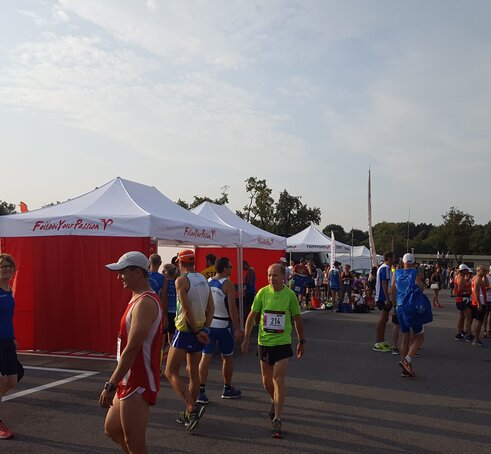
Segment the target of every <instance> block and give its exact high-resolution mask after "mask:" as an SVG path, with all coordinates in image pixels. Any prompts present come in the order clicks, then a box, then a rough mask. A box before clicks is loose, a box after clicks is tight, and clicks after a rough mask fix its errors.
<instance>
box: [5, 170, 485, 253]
mask: <svg viewBox="0 0 491 454" xmlns="http://www.w3.org/2000/svg"><path fill="white" fill-rule="evenodd" d="M228 189H229V187H228V186H223V187H222V188H221V193H220V196H219V197H217V198H215V199H212V198H210V197H208V196H198V195H195V196H194V198H193V200H192V201H191V202H186V201H184V200H181V199H179V200H178V201H177V203H178V204H179V205H181V206H182V207H184V208H186V209H192V208H194V207H197V206H198V205H200V204H201V203H203V202H206V201H208V202H212V203H216V204H218V205H225V204H227V203H228V202H229V199H228ZM245 190H246V193H247V196H248V203H247V204H246V205H245V206H244V207H243V208H242V210H237V211H236V214H237V215H238V216H240V217H241V218H242V219H244V220H246V221H247V222H250V223H251V224H254V225H256V226H257V227H260V228H262V229H264V230H267V231H268V232H271V233H275V234H277V235H281V236H285V237H289V236H291V235H293V234H295V233H298V232H300V231H302V230H304V229H305V228H307V227H308V226H309V225H310V224H315V225H319V224H320V222H321V210H320V208H318V207H309V206H307V204H304V203H303V202H302V197H301V196H296V195H292V194H290V193H289V192H288V191H287V190H286V189H284V190H283V191H281V192H280V194H279V197H278V199H277V200H275V199H274V197H273V191H272V189H271V188H269V187H268V184H267V181H266V180H265V179H263V180H261V179H259V178H257V177H249V178H247V179H246V180H245ZM56 203H60V202H54V203H51V204H48V205H45V206H50V205H54V204H56ZM14 213H16V205H14V204H12V203H8V202H3V201H0V215H5V214H14ZM322 231H323V232H324V233H325V234H326V235H328V236H330V235H331V232H334V235H335V237H336V240H337V241H341V242H342V243H346V244H349V245H353V246H366V247H369V244H368V231H363V230H359V229H351V230H349V231H346V230H345V229H344V228H343V227H342V226H341V225H339V224H328V225H327V226H325V227H324V228H323V229H322ZM373 236H374V239H375V245H376V248H377V252H378V253H383V252H384V251H394V253H395V254H396V256H402V255H403V254H404V253H405V252H406V251H411V250H414V252H415V253H420V254H436V253H437V251H438V252H440V253H441V254H443V255H447V254H448V255H449V256H454V257H455V258H456V259H457V260H461V259H462V257H463V256H464V255H491V221H490V222H488V223H487V224H484V225H479V224H476V223H475V222H474V217H473V216H472V215H470V214H468V213H465V212H463V211H461V210H459V209H458V208H456V207H450V209H449V210H448V211H447V212H446V213H445V214H443V215H442V224H441V225H433V224H426V223H421V224H415V223H413V222H379V223H378V224H375V225H374V226H373Z"/></svg>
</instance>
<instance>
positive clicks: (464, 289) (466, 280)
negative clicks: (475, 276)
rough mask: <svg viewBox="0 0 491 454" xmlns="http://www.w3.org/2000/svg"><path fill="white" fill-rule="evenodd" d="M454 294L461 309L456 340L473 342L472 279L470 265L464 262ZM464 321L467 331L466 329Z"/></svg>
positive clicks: (458, 273) (459, 271)
mask: <svg viewBox="0 0 491 454" xmlns="http://www.w3.org/2000/svg"><path fill="white" fill-rule="evenodd" d="M453 291H454V294H455V305H456V306H457V310H458V311H459V317H458V320H457V334H456V335H455V338H454V340H456V341H463V340H465V341H466V342H472V341H473V340H474V336H472V332H471V330H472V310H471V302H470V295H471V280H470V274H469V267H468V266H467V265H466V264H464V263H462V264H460V265H459V269H458V272H457V276H456V277H455V279H454V289H453ZM464 322H465V327H466V331H464Z"/></svg>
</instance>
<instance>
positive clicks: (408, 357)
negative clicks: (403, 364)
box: [404, 355, 411, 364]
mask: <svg viewBox="0 0 491 454" xmlns="http://www.w3.org/2000/svg"><path fill="white" fill-rule="evenodd" d="M404 359H405V360H406V361H407V362H408V363H409V364H411V357H410V356H409V355H406V358H404Z"/></svg>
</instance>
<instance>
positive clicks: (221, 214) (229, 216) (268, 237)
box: [191, 202, 286, 250]
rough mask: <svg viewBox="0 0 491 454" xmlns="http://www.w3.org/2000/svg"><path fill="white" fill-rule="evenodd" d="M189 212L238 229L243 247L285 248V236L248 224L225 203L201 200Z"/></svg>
mask: <svg viewBox="0 0 491 454" xmlns="http://www.w3.org/2000/svg"><path fill="white" fill-rule="evenodd" d="M191 212H192V213H195V214H197V215H199V216H201V217H203V218H205V219H208V220H209V221H212V222H216V223H217V224H221V225H223V226H225V227H234V228H236V229H239V230H240V231H241V240H240V245H241V246H243V247H253V248H259V249H275V250H278V249H286V238H285V237H282V236H278V235H274V234H273V233H269V232H267V231H266V230H262V229H260V228H259V227H256V226H255V225H252V224H249V223H248V222H247V221H245V220H244V219H242V218H240V217H239V216H237V215H236V214H235V213H233V212H232V211H231V210H230V209H229V208H228V207H226V206H225V205H217V204H216V203H211V202H203V203H202V204H201V205H199V206H197V207H196V208H193V209H192V210H191Z"/></svg>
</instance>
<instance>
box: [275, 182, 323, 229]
mask: <svg viewBox="0 0 491 454" xmlns="http://www.w3.org/2000/svg"><path fill="white" fill-rule="evenodd" d="M300 199H301V197H296V196H293V195H290V194H289V193H288V191H287V190H286V189H285V190H284V191H282V192H281V193H280V197H279V199H278V202H277V203H276V213H275V220H276V225H275V231H276V233H278V234H279V235H284V236H290V235H293V234H295V233H298V232H300V231H302V230H304V229H306V228H307V227H308V226H309V225H310V224H319V223H320V221H321V210H320V208H309V207H308V206H307V205H304V204H303V203H302V202H301V200H300Z"/></svg>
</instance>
